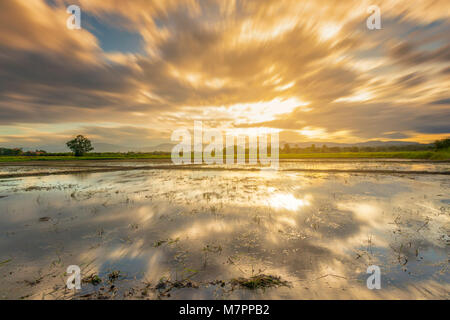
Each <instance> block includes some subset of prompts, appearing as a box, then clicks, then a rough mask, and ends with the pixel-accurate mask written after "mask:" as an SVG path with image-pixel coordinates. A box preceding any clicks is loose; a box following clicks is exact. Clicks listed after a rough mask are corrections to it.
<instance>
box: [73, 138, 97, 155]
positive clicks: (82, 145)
mask: <svg viewBox="0 0 450 320" xmlns="http://www.w3.org/2000/svg"><path fill="white" fill-rule="evenodd" d="M66 144H67V146H68V147H69V149H70V150H72V152H73V153H75V156H76V157H81V156H83V155H84V154H85V153H86V152H89V151H92V150H94V148H93V147H92V145H91V141H90V140H89V139H87V138H85V137H83V136H82V135H79V136H77V137H76V138H75V139H73V140H70V141H69V142H67V143H66Z"/></svg>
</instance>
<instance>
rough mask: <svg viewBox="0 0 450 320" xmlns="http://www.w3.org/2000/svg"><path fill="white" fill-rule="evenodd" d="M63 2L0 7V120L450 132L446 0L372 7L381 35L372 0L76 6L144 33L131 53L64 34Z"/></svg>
mask: <svg viewBox="0 0 450 320" xmlns="http://www.w3.org/2000/svg"><path fill="white" fill-rule="evenodd" d="M68 4H69V2H68V1H64V0H54V1H52V4H51V5H50V4H49V2H46V1H43V0H35V1H26V0H17V1H2V2H1V3H0V52H1V54H0V127H1V126H8V125H9V126H14V125H15V126H22V125H26V126H31V125H33V126H34V128H35V129H36V132H35V134H36V135H37V136H39V135H41V134H42V135H43V136H45V135H46V128H47V127H46V126H49V125H50V126H54V127H55V126H58V125H61V124H64V123H66V124H70V125H71V126H76V127H75V129H74V131H76V130H78V131H83V132H88V133H90V134H91V135H94V136H96V137H97V138H98V139H99V140H101V141H107V140H108V137H112V136H113V135H112V134H111V135H108V134H107V131H108V130H113V129H111V128H116V129H114V130H116V131H114V132H117V128H119V127H120V128H128V129H127V130H126V131H123V132H122V136H124V137H127V136H128V137H129V139H135V140H136V136H137V135H138V134H141V135H142V136H145V137H146V138H147V139H151V138H152V135H153V136H155V137H158V138H161V135H167V139H168V138H169V137H170V134H169V133H170V130H172V129H173V128H175V127H177V126H189V127H190V126H192V122H193V120H194V119H202V120H204V121H205V122H208V123H209V124H210V125H217V126H224V127H254V126H258V125H268V126H271V127H275V128H278V129H282V130H291V131H292V132H297V133H298V134H299V135H300V136H299V137H300V138H301V139H306V138H308V134H309V135H310V136H313V135H314V134H317V135H321V136H323V137H324V138H327V137H328V138H330V139H341V140H345V139H347V140H352V139H356V140H358V139H376V138H386V137H390V138H393V139H414V138H421V139H424V135H426V134H446V133H449V132H450V129H449V128H448V123H450V121H449V120H450V115H449V109H448V103H446V101H447V100H448V95H447V91H448V89H447V88H448V86H449V84H450V83H449V82H450V80H449V79H448V68H449V67H448V63H449V60H450V57H449V52H450V50H449V45H450V44H449V43H448V28H449V23H448V19H447V18H448V16H447V14H446V12H448V10H446V9H450V7H449V4H448V1H431V0H428V1H421V2H420V3H417V2H416V3H411V2H410V1H375V4H378V5H379V6H380V8H381V14H382V25H383V29H382V30H374V31H369V30H367V28H366V26H365V20H366V19H367V17H368V13H367V8H368V7H369V6H370V5H372V4H374V3H372V1H351V0H348V1H339V2H333V3H330V2H329V1H325V0H317V1H294V0H292V1H290V0H287V1H282V2H280V1H275V0H269V1H264V2H262V1H256V0H246V1H216V0H205V1H196V0H181V1H172V0H164V1H162V0H151V1H149V0H136V1H132V2H127V3H126V4H125V3H124V2H123V1H119V0H89V1H88V0H74V1H70V4H78V5H80V7H81V9H82V17H83V16H85V17H87V18H85V20H82V22H83V23H87V24H89V23H90V22H91V21H90V20H89V19H96V24H100V25H101V24H105V25H108V26H111V27H110V28H104V30H109V32H114V30H124V31H125V30H126V31H127V32H129V33H130V34H136V35H139V38H140V39H141V40H142V43H141V46H142V48H141V50H140V51H139V52H135V50H131V49H132V48H130V51H131V52H135V53H126V52H127V50H126V49H127V48H126V44H125V43H124V46H125V47H124V48H122V46H117V45H115V46H111V45H110V44H109V43H107V42H106V43H105V41H108V38H109V39H112V38H114V37H113V36H114V35H111V36H109V37H105V38H104V39H102V41H100V40H99V39H98V38H96V36H95V35H94V34H97V35H98V32H94V33H91V32H89V30H90V29H89V28H83V29H82V30H68V29H66V28H65V24H66V19H67V17H68V14H67V13H66V11H65V8H66V7H67V5H68ZM83 13H84V14H85V15H83ZM88 18H89V19H88ZM91 30H92V29H91ZM112 47H120V48H121V49H123V50H122V51H118V52H111V50H110V48H112ZM283 101H299V102H300V103H299V105H298V108H297V109H296V108H295V107H293V108H291V107H289V108H284V104H283V103H284V102H283ZM306 104H307V106H306ZM272 105H273V108H274V109H276V110H275V111H272V110H270V109H269V110H268V109H267V108H268V107H267V106H269V108H272ZM305 106H306V107H305ZM102 123H108V125H107V126H102V125H100V124H102ZM75 124H76V125H75ZM145 125H147V126H148V127H150V128H152V131H151V134H150V135H149V134H147V133H145V132H142V131H140V130H141V129H140V128H142V127H143V126H145ZM87 128H96V129H95V130H94V129H92V130H93V131H89V130H87ZM100 128H102V129H100ZM132 128H136V130H137V131H136V132H135V133H134V134H135V135H134V136H133V135H132V134H131V135H130V134H129V132H130V131H131V132H133V130H134V129H133V130H132ZM58 132H60V133H61V134H62V135H63V136H65V131H64V130H60V131H58ZM111 132H113V131H111ZM302 132H303V133H302ZM297 133H296V134H297ZM296 134H292V137H294V136H296ZM22 137H25V136H22ZM433 138H434V137H433ZM14 139H15V138H14V137H12V136H8V135H3V136H2V141H16V140H14ZM430 139H431V138H430ZM136 141H137V140H136ZM139 141H141V140H139ZM142 143H145V142H144V141H143V142H142Z"/></svg>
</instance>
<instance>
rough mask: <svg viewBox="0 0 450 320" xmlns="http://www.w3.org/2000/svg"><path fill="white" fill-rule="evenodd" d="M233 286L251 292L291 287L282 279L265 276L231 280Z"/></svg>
mask: <svg viewBox="0 0 450 320" xmlns="http://www.w3.org/2000/svg"><path fill="white" fill-rule="evenodd" d="M231 285H232V286H233V287H234V286H239V287H242V288H246V289H250V290H256V289H266V288H276V287H290V283H289V282H288V281H284V280H281V278H280V277H276V276H270V275H264V274H260V275H256V276H252V277H250V278H237V279H233V280H231Z"/></svg>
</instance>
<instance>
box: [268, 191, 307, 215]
mask: <svg viewBox="0 0 450 320" xmlns="http://www.w3.org/2000/svg"><path fill="white" fill-rule="evenodd" d="M268 203H269V206H270V207H272V208H274V209H285V210H289V211H297V210H298V209H300V208H302V207H305V206H308V205H309V201H308V200H303V199H297V198H296V197H294V196H293V195H292V194H290V193H275V194H273V195H272V196H271V197H270V198H269V200H268Z"/></svg>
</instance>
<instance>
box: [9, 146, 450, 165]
mask: <svg viewBox="0 0 450 320" xmlns="http://www.w3.org/2000/svg"><path fill="white" fill-rule="evenodd" d="M170 157H171V156H170V154H163V155H161V154H145V153H142V154H126V153H96V154H87V155H86V156H83V157H75V156H72V155H58V156H51V155H49V156H30V157H27V156H0V163H1V162H26V161H82V160H139V159H170ZM356 158H366V159H424V160H450V149H444V150H439V151H396V152H339V153H288V154H280V159H356Z"/></svg>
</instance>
